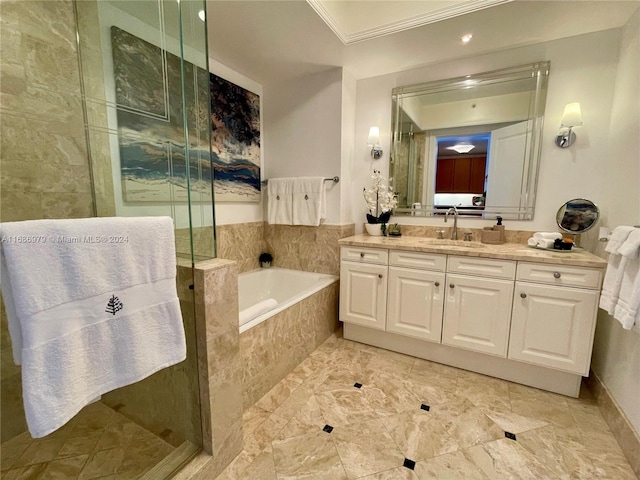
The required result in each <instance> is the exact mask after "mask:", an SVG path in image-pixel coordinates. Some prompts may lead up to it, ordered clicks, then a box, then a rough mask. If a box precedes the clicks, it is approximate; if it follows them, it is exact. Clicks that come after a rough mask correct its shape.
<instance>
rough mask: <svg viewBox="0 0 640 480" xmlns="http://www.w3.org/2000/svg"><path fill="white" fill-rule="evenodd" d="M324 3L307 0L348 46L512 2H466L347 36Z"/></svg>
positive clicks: (471, 0)
mask: <svg viewBox="0 0 640 480" xmlns="http://www.w3.org/2000/svg"><path fill="white" fill-rule="evenodd" d="M326 1H327V0H307V3H308V4H309V5H311V8H313V9H314V10H315V12H316V13H317V14H318V15H320V17H321V18H322V20H324V22H325V23H326V24H327V26H328V27H329V28H330V29H331V30H332V31H333V33H335V34H336V36H337V37H338V38H339V39H340V41H342V43H343V44H345V45H349V44H351V43H356V42H362V41H364V40H370V39H372V38H377V37H382V36H384V35H391V34H393V33H398V32H402V31H404V30H409V29H411V28H415V27H421V26H423V25H427V24H429V23H435V22H439V21H442V20H447V19H449V18H453V17H457V16H460V15H465V14H467V13H472V12H476V11H478V10H483V9H485V8H489V7H493V6H495V5H500V4H503V3H508V2H511V1H512V0H468V1H466V2H464V3H462V4H459V5H454V6H451V7H446V8H441V9H438V10H433V11H431V12H428V13H424V14H422V15H416V16H414V17H411V18H408V19H405V20H399V21H397V22H392V23H387V24H384V25H379V26H375V27H372V28H369V29H367V30H362V31H359V32H355V33H352V34H347V33H346V32H345V31H344V30H343V29H342V27H341V26H340V23H339V22H338V21H337V20H336V19H335V18H334V17H333V16H332V15H331V14H330V13H329V11H328V10H327V8H326V7H325V5H324V4H325V2H326Z"/></svg>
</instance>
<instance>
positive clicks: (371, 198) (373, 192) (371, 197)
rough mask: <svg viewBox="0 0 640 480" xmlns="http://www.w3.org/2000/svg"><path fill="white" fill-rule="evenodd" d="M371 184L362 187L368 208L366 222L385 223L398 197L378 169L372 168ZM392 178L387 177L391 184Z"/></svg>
mask: <svg viewBox="0 0 640 480" xmlns="http://www.w3.org/2000/svg"><path fill="white" fill-rule="evenodd" d="M371 179H372V180H373V185H372V186H371V187H369V188H364V189H363V195H364V201H365V202H366V204H367V207H368V208H369V213H367V222H368V223H373V224H375V223H387V222H389V219H390V218H391V212H392V210H393V209H394V208H395V207H396V205H397V204H398V199H397V198H396V196H395V195H394V193H393V191H391V188H390V187H389V185H387V183H386V180H385V179H384V178H383V177H382V175H381V174H380V170H374V171H373V174H372V175H371ZM391 181H392V179H391V178H390V179H389V184H391Z"/></svg>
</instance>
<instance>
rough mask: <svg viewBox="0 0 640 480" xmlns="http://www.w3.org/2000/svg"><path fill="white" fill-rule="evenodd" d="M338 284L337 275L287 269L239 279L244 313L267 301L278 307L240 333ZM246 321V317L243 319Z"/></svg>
mask: <svg viewBox="0 0 640 480" xmlns="http://www.w3.org/2000/svg"><path fill="white" fill-rule="evenodd" d="M337 281H338V277H337V276H336V275H327V274H324V273H312V272H301V271H299V270H288V269H286V268H277V267H271V268H261V269H259V270H252V271H250V272H246V273H243V274H240V275H238V303H239V310H240V312H243V311H247V309H249V308H251V307H252V306H254V305H256V304H258V303H260V302H262V301H263V300H267V299H275V301H276V302H277V306H276V307H275V308H273V309H271V310H269V311H268V312H266V313H263V314H261V315H258V316H257V317H255V318H253V319H249V320H248V321H246V322H245V323H244V324H243V323H241V324H240V333H243V332H245V331H246V330H249V329H250V328H252V327H255V326H256V325H258V324H260V323H262V322H264V321H265V320H267V319H268V318H270V317H272V316H274V315H276V314H278V313H280V312H281V311H283V310H285V309H286V308H289V307H290V306H291V305H293V304H295V303H298V302H300V301H302V300H303V299H305V298H307V297H309V296H311V295H313V294H314V293H316V292H318V291H320V290H322V289H323V288H325V287H327V286H328V285H331V284H332V283H335V282H337ZM240 318H242V314H241V315H240Z"/></svg>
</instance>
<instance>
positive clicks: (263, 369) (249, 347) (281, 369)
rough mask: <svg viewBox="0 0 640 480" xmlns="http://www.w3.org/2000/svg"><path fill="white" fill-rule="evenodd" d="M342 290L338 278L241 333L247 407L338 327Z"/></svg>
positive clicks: (245, 407) (244, 392) (244, 394)
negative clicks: (340, 293)
mask: <svg viewBox="0 0 640 480" xmlns="http://www.w3.org/2000/svg"><path fill="white" fill-rule="evenodd" d="M338 293H339V283H338V282H336V283H333V284H331V285H329V286H328V287H325V288H324V289H322V290H320V291H319V292H317V293H314V294H313V295H311V296H309V297H307V298H305V299H303V300H302V301H300V302H298V303H296V304H294V305H292V306H291V307H289V308H287V309H286V310H283V311H282V312H280V313H277V314H276V315H274V316H273V317H271V318H269V319H267V320H266V321H264V322H262V323H260V324H258V325H256V326H255V327H253V328H251V329H249V330H247V331H246V332H243V333H242V334H240V356H241V358H242V365H241V370H242V386H243V405H244V409H245V411H246V410H247V409H248V408H250V407H251V406H253V405H254V404H255V403H256V402H257V401H258V400H259V399H260V398H261V397H262V396H263V395H264V394H265V393H267V392H268V391H269V390H271V388H273V386H274V385H276V384H278V382H280V381H281V380H282V379H283V378H284V377H286V376H287V375H288V374H289V373H290V372H291V371H292V370H293V369H295V367H296V366H297V365H298V364H299V363H300V362H302V360H304V359H305V358H307V357H308V356H309V355H310V354H311V353H312V352H313V351H314V350H315V349H316V348H317V347H318V346H319V345H320V344H322V342H324V341H325V340H326V339H327V338H328V337H329V336H330V335H331V334H332V333H333V332H335V331H336V330H337V328H338V325H339V324H338ZM293 386H294V385H293V384H292V385H291V387H293Z"/></svg>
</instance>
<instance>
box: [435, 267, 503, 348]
mask: <svg viewBox="0 0 640 480" xmlns="http://www.w3.org/2000/svg"><path fill="white" fill-rule="evenodd" d="M446 282H447V285H446V290H447V294H446V300H445V310H444V322H443V325H442V343H444V344H446V345H453V346H455V347H462V348H466V349H469V350H475V351H478V352H483V353H490V354H493V355H497V356H500V357H506V356H507V341H508V339H509V323H510V319H511V301H512V296H513V282H512V281H509V280H496V279H489V278H482V277H467V276H465V275H455V274H448V275H447V280H446Z"/></svg>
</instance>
